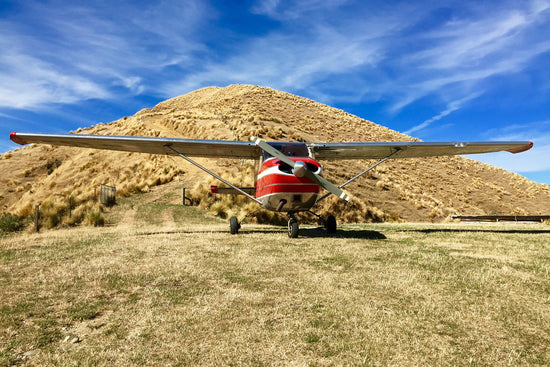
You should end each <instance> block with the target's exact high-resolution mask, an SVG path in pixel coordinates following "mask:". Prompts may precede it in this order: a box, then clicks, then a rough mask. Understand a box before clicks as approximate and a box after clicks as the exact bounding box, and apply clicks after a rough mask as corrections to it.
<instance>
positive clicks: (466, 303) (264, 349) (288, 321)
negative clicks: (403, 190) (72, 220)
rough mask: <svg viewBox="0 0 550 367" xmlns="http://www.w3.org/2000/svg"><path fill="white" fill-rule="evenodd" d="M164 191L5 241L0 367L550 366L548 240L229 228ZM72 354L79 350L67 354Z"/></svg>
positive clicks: (452, 230)
mask: <svg viewBox="0 0 550 367" xmlns="http://www.w3.org/2000/svg"><path fill="white" fill-rule="evenodd" d="M174 200H177V198H174V197H173V195H170V193H168V192H162V191H160V190H159V191H154V190H153V192H151V193H148V194H145V195H140V196H138V197H135V198H132V199H125V200H122V201H121V202H120V204H119V205H118V206H116V207H115V208H113V209H111V210H110V211H107V212H105V213H104V214H105V216H106V219H107V226H106V227H104V228H102V229H99V230H98V229H91V228H72V229H63V230H56V231H47V232H43V233H40V234H18V235H10V236H8V237H4V238H2V243H1V246H0V277H1V281H0V287H1V289H0V293H1V294H2V307H1V309H0V365H2V366H4V365H6V366H7V365H11V364H18V363H22V364H25V365H36V366H38V365H41V366H48V365H73V364H76V365H98V366H106V365H159V364H163V365H289V364H290V365H407V366H408V365H491V366H493V365H502V366H504V365H514V366H515V365H537V364H540V365H546V364H548V363H549V362H550V353H549V350H550V349H549V348H548V346H549V345H550V316H549V315H550V303H549V299H550V281H549V276H548V275H549V272H550V258H549V257H548V253H549V251H550V230H549V229H548V227H547V226H545V225H540V224H539V225H525V224H522V225H518V224H484V225H476V224H467V225H465V224H460V223H449V224H438V225H435V224H375V225H369V226H365V225H348V226H345V227H343V228H342V229H341V230H339V232H338V234H337V235H336V236H334V237H325V236H324V231H322V230H320V229H316V228H315V227H306V228H304V229H303V231H302V235H301V236H300V237H299V238H298V239H293V240H290V239H289V238H288V237H287V235H286V231H285V229H284V228H278V227H270V226H262V225H247V226H245V227H244V228H243V230H242V233H241V234H239V235H237V236H230V235H229V234H228V225H227V223H226V222H225V221H220V220H219V219H217V218H215V217H213V216H210V215H206V214H204V212H202V211H200V210H197V209H196V208H188V207H182V206H178V205H173V204H166V203H168V202H172V201H174ZM71 341H76V342H74V343H73V342H71Z"/></svg>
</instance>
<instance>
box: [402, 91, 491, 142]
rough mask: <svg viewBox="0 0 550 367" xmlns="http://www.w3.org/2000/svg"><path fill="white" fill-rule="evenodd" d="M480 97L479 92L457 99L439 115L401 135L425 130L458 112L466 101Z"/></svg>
mask: <svg viewBox="0 0 550 367" xmlns="http://www.w3.org/2000/svg"><path fill="white" fill-rule="evenodd" d="M480 95H481V92H477V93H474V94H472V95H469V96H466V97H464V98H462V99H459V100H457V101H452V102H450V103H448V104H447V107H446V109H445V110H443V111H442V112H440V113H439V114H437V115H435V116H433V117H431V118H429V119H427V120H425V121H424V122H422V123H420V124H418V125H416V126H413V127H412V128H410V129H409V130H407V131H405V132H403V133H404V134H406V135H411V134H412V133H414V132H416V131H419V130H422V129H425V128H427V127H429V126H430V125H431V124H432V123H434V122H436V121H439V120H441V119H442V118H443V117H446V116H448V115H450V114H451V113H453V112H454V111H456V110H459V109H460V108H462V106H463V105H464V104H466V103H467V102H468V101H470V100H472V99H474V98H477V97H479V96H480Z"/></svg>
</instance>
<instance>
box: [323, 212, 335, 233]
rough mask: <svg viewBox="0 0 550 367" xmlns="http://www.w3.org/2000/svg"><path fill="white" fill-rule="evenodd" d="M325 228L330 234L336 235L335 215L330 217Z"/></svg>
mask: <svg viewBox="0 0 550 367" xmlns="http://www.w3.org/2000/svg"><path fill="white" fill-rule="evenodd" d="M325 228H326V229H327V233H328V234H334V233H336V218H334V215H329V216H328V218H327V220H326V221H325Z"/></svg>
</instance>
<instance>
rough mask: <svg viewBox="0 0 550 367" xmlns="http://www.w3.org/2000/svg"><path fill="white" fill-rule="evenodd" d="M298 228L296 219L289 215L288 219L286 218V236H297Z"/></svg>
mask: <svg viewBox="0 0 550 367" xmlns="http://www.w3.org/2000/svg"><path fill="white" fill-rule="evenodd" d="M298 230H299V228H298V221H297V220H296V219H295V218H294V217H290V219H289V220H288V237H290V238H296V237H298Z"/></svg>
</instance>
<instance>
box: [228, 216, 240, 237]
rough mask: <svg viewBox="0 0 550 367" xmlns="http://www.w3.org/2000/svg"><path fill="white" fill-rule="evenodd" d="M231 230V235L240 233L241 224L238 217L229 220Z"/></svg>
mask: <svg viewBox="0 0 550 367" xmlns="http://www.w3.org/2000/svg"><path fill="white" fill-rule="evenodd" d="M229 228H230V230H231V234H237V233H239V229H240V228H241V224H240V223H239V220H238V219H237V217H231V218H229Z"/></svg>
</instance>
